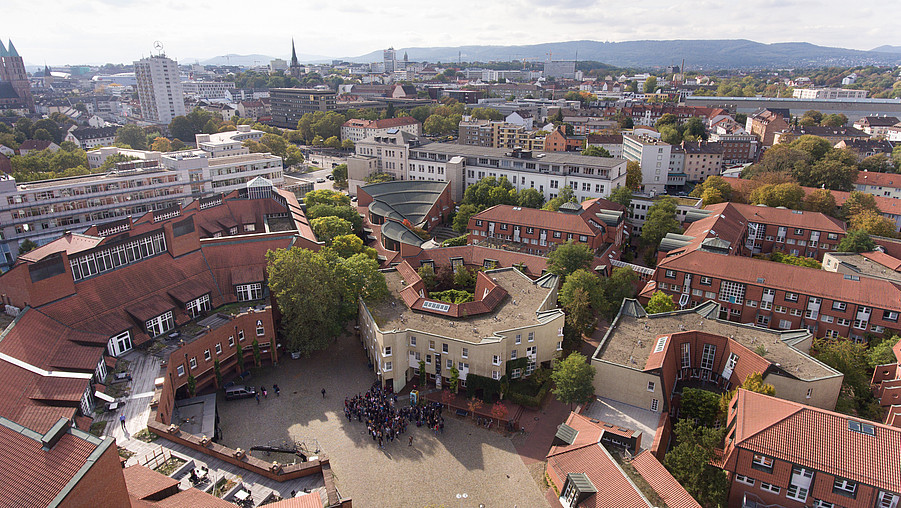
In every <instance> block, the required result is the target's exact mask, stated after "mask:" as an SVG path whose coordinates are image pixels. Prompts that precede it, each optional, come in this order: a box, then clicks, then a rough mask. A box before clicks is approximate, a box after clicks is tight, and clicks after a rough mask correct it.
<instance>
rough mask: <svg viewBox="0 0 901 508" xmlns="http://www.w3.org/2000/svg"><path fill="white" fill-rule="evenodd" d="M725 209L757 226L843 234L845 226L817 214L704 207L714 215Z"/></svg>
mask: <svg viewBox="0 0 901 508" xmlns="http://www.w3.org/2000/svg"><path fill="white" fill-rule="evenodd" d="M726 209H733V210H735V211H736V212H738V213H739V214H740V215H741V217H743V218H745V219H746V220H747V221H749V222H757V223H759V224H775V225H779V226H785V227H790V228H799V229H810V230H814V231H824V232H832V233H844V232H845V225H844V223H843V222H842V221H840V220H838V219H836V218H835V217H830V216H828V215H826V214H824V213H819V212H807V211H802V210H789V209H786V208H772V207H769V206H759V205H745V204H742V203H720V204H716V205H710V206H707V207H705V210H711V211H713V213H714V214H723V212H724V210H726Z"/></svg>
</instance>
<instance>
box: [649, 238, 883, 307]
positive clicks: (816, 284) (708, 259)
mask: <svg viewBox="0 0 901 508" xmlns="http://www.w3.org/2000/svg"><path fill="white" fill-rule="evenodd" d="M657 269H658V270H660V269H669V270H680V271H683V272H689V273H698V274H703V275H705V276H710V277H715V278H719V279H725V280H730V281H734V282H744V283H746V284H749V285H756V286H761V287H769V288H774V289H781V290H784V291H789V292H793V291H798V289H799V288H804V292H805V294H809V295H811V296H819V297H823V298H827V299H829V300H838V301H842V302H854V303H857V304H860V305H866V306H872V307H877V308H884V307H885V306H886V305H887V304H889V306H890V307H892V305H891V302H894V306H897V305H898V303H897V302H899V301H901V289H899V288H898V287H897V286H895V285H894V284H892V283H891V282H888V281H885V280H880V279H873V278H869V277H861V278H860V280H845V276H844V275H843V274H841V273H837V272H827V271H825V270H817V269H816V268H806V267H802V266H793V265H787V264H784V263H774V262H772V261H766V260H763V259H753V258H746V257H742V256H726V255H723V254H716V253H713V252H705V251H701V250H695V251H691V252H686V253H684V254H680V255H678V256H673V257H669V258H665V259H663V260H661V261H660V263H659V264H658V265H657ZM758 279H763V282H757V280H758Z"/></svg>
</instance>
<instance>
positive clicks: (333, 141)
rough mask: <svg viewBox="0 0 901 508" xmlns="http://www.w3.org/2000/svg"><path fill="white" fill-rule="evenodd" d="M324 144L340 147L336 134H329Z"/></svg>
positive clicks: (335, 147)
mask: <svg viewBox="0 0 901 508" xmlns="http://www.w3.org/2000/svg"><path fill="white" fill-rule="evenodd" d="M325 146H327V147H329V148H334V149H338V148H341V140H340V139H338V136H330V137H328V138H327V139H326V140H325Z"/></svg>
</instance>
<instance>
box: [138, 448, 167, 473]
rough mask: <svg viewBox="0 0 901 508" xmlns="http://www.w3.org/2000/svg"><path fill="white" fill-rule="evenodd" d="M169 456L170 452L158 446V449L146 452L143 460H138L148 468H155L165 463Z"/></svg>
mask: <svg viewBox="0 0 901 508" xmlns="http://www.w3.org/2000/svg"><path fill="white" fill-rule="evenodd" d="M171 458H172V452H170V451H169V450H166V449H165V448H163V447H162V446H160V447H159V449H158V450H154V451H153V452H151V453H148V454H147V455H145V456H144V458H143V460H139V461H138V462H140V463H141V465H143V466H145V467H148V468H150V469H156V468H158V467H160V466H162V465H163V464H165V463H166V462H167V461H168V460H169V459H171Z"/></svg>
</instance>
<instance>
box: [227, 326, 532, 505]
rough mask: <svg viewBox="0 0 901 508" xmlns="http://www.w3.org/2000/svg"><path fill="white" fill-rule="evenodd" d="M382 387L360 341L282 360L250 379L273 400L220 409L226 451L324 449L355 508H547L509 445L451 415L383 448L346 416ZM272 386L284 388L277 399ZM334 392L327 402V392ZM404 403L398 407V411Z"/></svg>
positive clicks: (231, 404) (410, 430)
mask: <svg viewBox="0 0 901 508" xmlns="http://www.w3.org/2000/svg"><path fill="white" fill-rule="evenodd" d="M373 381H375V377H374V375H373V374H372V372H371V371H370V370H368V369H367V362H366V358H365V356H364V354H363V351H362V345H361V344H360V341H359V339H357V338H356V337H353V336H343V337H341V338H340V339H338V340H337V341H336V343H335V344H333V345H332V346H330V347H329V349H327V350H325V351H320V352H318V353H315V354H313V355H312V356H311V357H310V358H302V359H299V360H291V359H288V358H283V360H282V362H280V365H279V366H278V367H277V368H271V369H267V370H266V371H265V372H264V373H263V374H261V375H259V376H256V377H254V378H252V379H250V380H249V381H248V384H252V385H254V386H255V387H257V388H259V387H260V386H266V387H267V389H268V390H269V397H268V398H266V399H263V400H261V401H260V403H259V404H257V402H256V401H255V400H254V399H244V400H237V401H228V402H222V403H221V404H220V405H219V414H220V417H221V423H220V425H221V427H222V432H223V438H222V444H224V445H226V446H230V447H241V448H244V449H249V448H250V447H251V446H254V445H266V444H267V443H269V442H272V443H277V442H283V441H289V442H290V441H294V442H297V443H303V444H304V445H305V446H306V447H307V448H311V449H315V447H316V446H317V445H318V446H319V447H320V448H321V451H322V453H324V454H326V455H327V456H328V457H329V459H330V461H331V466H332V471H333V472H334V474H335V482H336V484H337V488H338V491H339V493H340V494H341V496H343V497H350V498H352V499H353V502H354V505H355V506H363V507H369V506H411V507H418V506H430V505H435V506H446V507H448V508H450V507H456V506H460V502H459V501H458V500H457V499H456V494H462V493H467V494H468V498H467V499H466V500H465V501H464V502H463V503H462V506H463V507H471V508H474V507H477V506H479V505H480V504H481V505H484V506H486V507H496V506H505V507H513V506H519V507H530V508H531V507H544V506H547V503H546V502H545V501H544V493H543V491H542V489H541V488H539V486H538V484H536V483H535V480H533V478H532V476H531V475H530V473H529V470H528V468H527V467H526V466H525V464H524V463H523V461H522V460H520V459H519V458H518V457H517V452H516V449H515V448H514V446H513V443H512V442H511V440H510V439H509V438H507V437H505V436H504V435H503V434H501V433H498V432H495V431H493V430H487V429H483V428H479V427H476V426H475V425H473V424H472V423H471V422H470V421H469V420H465V419H458V418H457V417H456V416H453V415H451V414H445V419H446V425H445V430H444V433H443V434H440V435H438V436H436V435H435V433H434V432H429V431H427V430H426V429H425V428H416V427H415V425H414V426H411V427H408V430H407V434H404V435H401V437H400V440H399V441H398V440H396V441H395V442H390V443H387V444H386V446H385V448H384V449H382V450H380V449H379V448H378V443H376V442H375V441H373V440H372V438H371V437H370V436H369V435H368V434H367V432H366V429H365V426H364V424H363V423H358V422H356V421H353V422H349V421H348V420H347V419H346V418H345V417H344V410H343V408H344V398H345V396H350V395H354V394H357V393H361V392H365V391H366V390H368V389H369V387H370V386H371V385H372V383H373ZM273 383H277V384H278V385H279V387H280V388H281V396H280V397H275V395H274V394H273V392H272V385H273ZM323 388H325V389H326V396H325V397H324V398H323V397H322V395H321V393H320V390H322V389H323ZM400 402H402V400H399V403H400ZM410 435H412V436H413V439H414V440H413V446H408V445H407V439H408V437H409V436H410Z"/></svg>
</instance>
